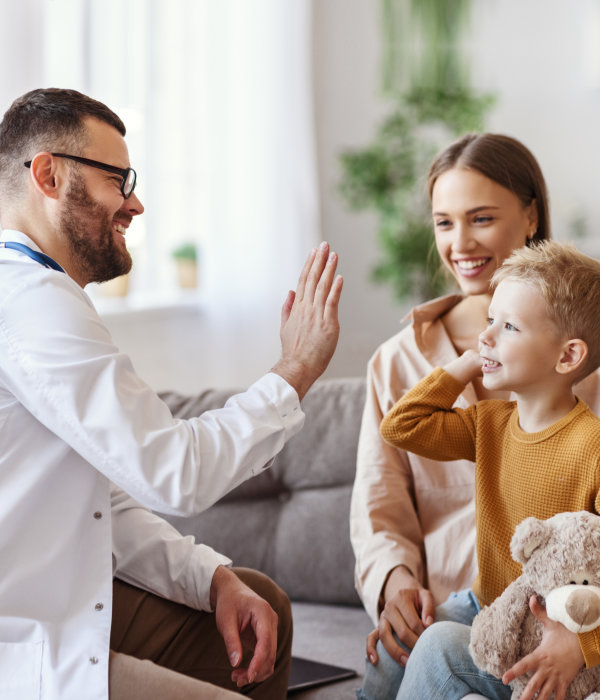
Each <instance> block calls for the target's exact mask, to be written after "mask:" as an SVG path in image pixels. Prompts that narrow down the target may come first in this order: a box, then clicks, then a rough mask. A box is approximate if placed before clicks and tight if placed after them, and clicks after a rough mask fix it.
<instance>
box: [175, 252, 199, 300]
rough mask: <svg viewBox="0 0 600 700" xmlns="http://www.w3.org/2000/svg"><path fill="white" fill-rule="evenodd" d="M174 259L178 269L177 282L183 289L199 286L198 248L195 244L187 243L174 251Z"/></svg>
mask: <svg viewBox="0 0 600 700" xmlns="http://www.w3.org/2000/svg"><path fill="white" fill-rule="evenodd" d="M172 255H173V259H174V260H175V264H176V269H177V280H178V282H179V286H180V287H182V288H183V289H193V288H195V287H197V286H198V247H197V246H196V244H195V243H191V242H185V243H182V244H181V245H179V246H177V248H175V249H174V250H173V253H172Z"/></svg>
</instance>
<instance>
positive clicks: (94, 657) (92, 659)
mask: <svg viewBox="0 0 600 700" xmlns="http://www.w3.org/2000/svg"><path fill="white" fill-rule="evenodd" d="M90 663H91V664H92V665H93V666H95V665H96V664H97V663H98V657H97V656H90Z"/></svg>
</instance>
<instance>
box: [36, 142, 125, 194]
mask: <svg viewBox="0 0 600 700" xmlns="http://www.w3.org/2000/svg"><path fill="white" fill-rule="evenodd" d="M50 155H52V156H54V157H55V158H68V159H69V160H74V161H76V162H77V163H82V164H83V165H89V166H90V167H92V168H98V169H99V170H105V171H106V172H107V173H114V174H115V175H120V176H121V177H122V178H123V179H122V181H121V194H122V195H123V198H124V199H129V197H131V195H132V194H133V190H134V189H135V186H136V183H137V173H136V172H135V170H134V169H133V168H118V167H117V166H116V165H108V163H101V162H100V161H99V160H92V159H91V158H83V157H82V156H72V155H69V154H68V153H51V154H50ZM23 165H24V166H25V167H26V168H30V167H31V161H30V160H26V161H25V162H24V163H23ZM129 173H133V185H132V186H131V190H130V191H129V192H128V193H126V192H125V183H126V182H127V178H128V177H129Z"/></svg>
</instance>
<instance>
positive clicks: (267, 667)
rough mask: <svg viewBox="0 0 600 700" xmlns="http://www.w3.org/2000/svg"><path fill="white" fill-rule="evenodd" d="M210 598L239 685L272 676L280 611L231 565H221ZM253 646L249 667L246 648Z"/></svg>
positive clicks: (216, 571)
mask: <svg viewBox="0 0 600 700" xmlns="http://www.w3.org/2000/svg"><path fill="white" fill-rule="evenodd" d="M210 602H211V605H212V607H213V609H214V611H215V615H216V621H217V629H218V630H219V632H220V634H221V636H222V637H223V641H224V642H225V648H226V649H227V655H228V656H229V661H230V663H231V666H232V667H233V669H234V670H233V672H232V674H231V679H232V680H233V682H234V683H236V684H237V686H238V687H239V688H241V687H242V686H244V685H247V684H248V683H260V682H261V681H264V680H265V679H266V678H268V677H269V676H270V675H271V674H272V673H273V669H274V665H275V655H276V652H277V614H276V613H275V611H274V610H273V608H272V607H271V606H270V605H269V604H268V603H267V601H266V600H264V599H263V598H261V597H260V596H259V595H258V594H256V593H255V592H254V591H253V590H252V589H251V588H248V586H246V584H245V583H243V582H242V581H241V580H240V579H239V578H238V577H237V576H236V575H235V573H234V572H233V571H231V569H228V568H227V567H225V566H218V567H217V568H216V570H215V573H214V574H213V579H212V583H211V587H210ZM249 649H250V650H253V654H252V658H251V659H250V663H249V664H248V666H247V667H242V666H240V664H241V662H242V658H243V655H244V651H245V650H249Z"/></svg>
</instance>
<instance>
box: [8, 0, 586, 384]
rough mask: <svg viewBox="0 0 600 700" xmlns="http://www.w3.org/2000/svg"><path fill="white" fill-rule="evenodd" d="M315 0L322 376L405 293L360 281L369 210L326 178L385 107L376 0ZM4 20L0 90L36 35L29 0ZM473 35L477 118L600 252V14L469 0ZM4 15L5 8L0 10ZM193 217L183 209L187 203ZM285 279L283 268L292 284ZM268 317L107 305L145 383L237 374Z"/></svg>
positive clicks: (248, 365) (390, 325)
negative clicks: (248, 323) (252, 325)
mask: <svg viewBox="0 0 600 700" xmlns="http://www.w3.org/2000/svg"><path fill="white" fill-rule="evenodd" d="M307 1H310V2H312V6H313V24H314V67H313V71H314V81H315V126H316V135H317V146H318V167H319V177H320V196H321V226H322V237H323V238H325V239H327V240H329V241H330V242H331V243H332V245H333V247H334V248H335V249H336V250H337V251H338V252H339V254H340V260H341V263H340V271H341V272H342V274H343V275H344V277H345V288H344V294H343V299H342V306H341V312H340V313H341V322H342V333H341V337H340V343H339V347H338V351H337V353H336V356H335V357H334V359H333V361H332V364H331V366H330V369H329V370H328V372H327V374H328V375H329V376H351V375H354V376H355V375H361V374H363V373H364V367H365V363H366V361H367V359H368V357H369V356H370V354H371V353H372V351H373V350H374V349H375V347H376V346H377V345H378V344H379V343H380V342H381V341H383V340H384V339H385V338H387V337H389V336H390V335H391V334H392V333H394V332H395V331H396V330H397V329H398V328H399V327H400V319H401V317H402V316H403V315H404V313H405V311H406V310H407V305H398V304H397V302H396V301H395V300H394V299H393V297H392V294H391V292H390V291H389V290H388V289H387V288H381V287H374V286H373V285H372V284H371V283H370V282H369V279H368V278H369V273H370V270H371V268H372V266H373V264H374V262H375V260H376V259H377V255H378V252H377V247H376V241H375V231H376V220H375V218H374V216H373V215H371V214H367V213H365V214H355V213H349V212H348V211H347V208H346V206H345V204H344V203H343V201H342V200H341V198H340V196H339V195H338V193H337V186H338V182H339V178H340V170H339V165H338V156H339V153H340V152H341V151H342V150H343V149H345V148H354V147H360V146H363V145H365V144H366V143H368V142H369V141H370V139H371V138H372V135H373V134H374V131H375V128H376V125H377V123H378V122H379V120H380V119H382V118H383V117H384V116H385V114H386V111H387V109H388V105H387V103H386V102H385V100H384V99H383V98H382V96H381V93H380V89H379V76H380V60H381V54H380V17H379V7H380V4H379V2H378V1H377V0H307ZM1 4H2V6H4V7H10V13H11V14H10V22H5V21H3V22H2V23H0V59H2V63H3V65H4V66H7V65H10V60H11V56H14V54H15V52H16V51H17V50H18V47H19V46H20V47H26V48H27V51H26V52H25V53H26V55H27V56H28V57H29V58H27V59H26V60H27V61H29V62H30V63H31V68H30V71H31V76H30V82H31V84H23V83H19V84H18V85H14V84H12V83H11V78H10V76H11V72H10V70H4V71H3V72H2V77H1V79H0V99H1V100H2V103H3V104H4V103H6V99H5V98H7V96H15V95H17V94H20V93H21V92H24V91H25V90H26V89H29V88H30V87H34V86H35V85H36V84H37V83H36V82H35V81H36V76H37V75H38V74H39V73H38V72H37V71H39V62H40V60H41V58H40V56H39V52H37V53H36V41H37V40H38V39H39V32H37V29H36V24H35V11H34V9H35V7H36V6H37V7H39V2H36V0H21V2H19V3H14V2H12V1H10V0H6V1H5V0H1ZM473 7H474V8H475V11H474V16H473V21H472V27H471V44H472V52H473V57H474V68H473V80H474V83H475V85H476V86H477V87H480V88H481V89H484V90H491V91H495V92H498V95H499V99H498V102H497V104H496V107H495V108H494V110H493V112H492V113H491V115H490V119H489V123H488V128H489V129H490V130H492V131H500V132H504V133H509V134H511V135H514V136H516V137H518V138H520V139H522V140H523V141H524V142H525V143H526V144H527V145H528V146H529V147H530V148H531V149H532V150H533V152H534V153H535V154H536V156H537V157H538V159H539V161H540V164H541V165H542V168H543V170H544V172H545V173H546V177H547V180H548V185H549V188H550V192H551V200H552V211H553V218H554V221H555V232H556V235H557V237H563V236H562V234H563V233H564V231H565V230H566V227H567V224H568V221H569V220H570V219H571V218H572V217H573V216H574V215H584V216H586V217H587V218H588V223H589V228H590V233H591V237H590V239H588V241H586V242H585V246H586V247H588V248H589V249H590V250H595V252H597V253H600V246H597V245H596V243H597V242H598V241H599V237H598V230H597V226H596V223H595V219H596V217H595V216H594V214H595V203H596V200H597V199H598V190H599V186H598V183H597V179H596V173H597V172H598V159H599V158H600V129H598V126H597V124H598V121H599V117H600V57H599V47H600V20H599V18H598V3H597V1H596V0H576V1H575V2H573V3H564V0H476V1H475V0H474V2H473ZM5 17H7V15H6V14H4V17H3V20H4V18H5ZM190 215H192V213H190ZM294 283H295V280H290V286H293V284H294ZM286 291H287V290H285V289H282V290H281V298H280V299H275V300H273V305H272V310H271V311H270V313H271V315H272V322H271V325H270V326H268V327H265V328H261V329H258V330H256V329H249V328H243V318H241V319H240V326H241V330H240V333H239V335H238V336H237V337H235V338H231V337H224V336H223V335H220V334H219V331H218V329H217V328H215V326H214V324H213V323H212V321H211V319H210V310H203V309H202V308H200V309H196V310H194V309H193V308H189V307H186V308H183V309H179V310H174V309H172V308H171V309H165V310H162V311H158V312H156V313H142V314H139V315H125V316H111V317H107V323H108V325H109V327H110V328H111V330H112V332H113V335H114V337H115V340H116V341H117V343H118V344H119V345H120V347H121V348H122V349H123V350H125V351H126V352H128V353H130V354H131V356H132V358H133V361H134V364H135V365H136V367H137V369H138V371H139V373H140V374H141V375H142V376H144V377H145V378H146V379H147V380H148V381H149V382H150V383H151V384H152V385H153V386H154V387H155V388H157V389H169V388H172V389H179V390H181V391H189V392H194V391H197V390H199V389H200V388H202V387H207V386H240V385H247V384H248V383H249V382H251V381H252V380H253V379H254V378H256V377H257V376H258V375H259V374H261V373H262V372H263V371H265V370H267V369H268V368H269V367H270V366H271V365H272V364H273V363H274V361H275V360H276V359H277V353H278V325H279V312H278V310H279V307H280V304H281V303H282V302H283V298H284V297H285V293H286Z"/></svg>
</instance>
